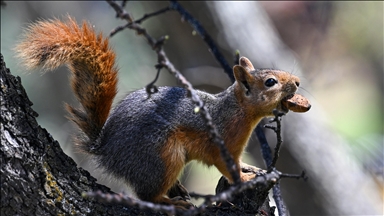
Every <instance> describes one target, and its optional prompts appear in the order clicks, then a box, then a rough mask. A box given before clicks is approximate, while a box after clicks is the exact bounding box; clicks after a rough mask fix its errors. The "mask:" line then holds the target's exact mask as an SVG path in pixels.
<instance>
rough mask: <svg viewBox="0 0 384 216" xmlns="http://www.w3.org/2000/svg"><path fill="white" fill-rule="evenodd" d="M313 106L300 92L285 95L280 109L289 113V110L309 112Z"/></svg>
mask: <svg viewBox="0 0 384 216" xmlns="http://www.w3.org/2000/svg"><path fill="white" fill-rule="evenodd" d="M310 108H311V104H310V102H309V100H308V99H307V98H305V97H304V96H302V95H299V94H289V95H287V96H285V97H284V98H283V99H282V100H281V102H280V104H279V107H278V109H280V110H281V111H283V112H285V113H287V112H288V111H289V110H291V111H293V112H307V111H308V110H309V109H310Z"/></svg>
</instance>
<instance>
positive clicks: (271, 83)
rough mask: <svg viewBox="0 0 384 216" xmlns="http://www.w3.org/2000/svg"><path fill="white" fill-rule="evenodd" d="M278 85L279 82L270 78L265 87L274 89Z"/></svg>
mask: <svg viewBox="0 0 384 216" xmlns="http://www.w3.org/2000/svg"><path fill="white" fill-rule="evenodd" d="M276 83H277V80H275V79H273V78H269V79H267V80H266V81H265V83H264V85H265V86H267V87H272V86H273V85H275V84H276Z"/></svg>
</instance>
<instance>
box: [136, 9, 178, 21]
mask: <svg viewBox="0 0 384 216" xmlns="http://www.w3.org/2000/svg"><path fill="white" fill-rule="evenodd" d="M170 10H171V7H170V6H167V7H165V8H163V9H161V10H158V11H155V12H152V13H148V14H144V16H143V17H142V18H140V19H137V20H135V23H137V24H141V22H143V21H145V20H146V19H148V18H150V17H153V16H157V15H159V14H162V13H165V12H167V11H170Z"/></svg>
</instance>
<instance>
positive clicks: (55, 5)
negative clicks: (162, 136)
mask: <svg viewBox="0 0 384 216" xmlns="http://www.w3.org/2000/svg"><path fill="white" fill-rule="evenodd" d="M6 4H7V5H6V6H5V7H2V8H1V53H2V54H3V55H4V58H5V62H6V64H7V67H8V68H10V69H11V72H12V74H14V75H17V76H20V77H21V80H22V83H23V85H24V87H25V89H26V91H27V93H28V95H29V97H30V100H31V101H32V102H33V103H34V105H33V109H34V110H35V111H37V112H38V113H39V117H38V118H37V120H38V122H39V123H40V125H41V126H42V127H44V128H46V129H47V130H48V131H49V132H50V133H51V134H52V135H53V137H54V138H55V139H57V140H58V141H59V143H60V144H61V145H62V148H63V149H64V151H65V152H66V153H67V154H68V155H70V156H71V157H73V158H74V159H75V160H76V162H77V163H78V164H79V166H82V167H85V168H86V169H87V170H88V171H90V172H91V173H92V174H93V175H94V176H96V177H97V178H98V179H99V180H100V181H101V182H102V183H104V184H107V185H108V186H110V187H112V188H113V189H114V190H115V191H121V190H127V189H126V187H125V186H123V185H121V184H117V183H116V182H115V181H114V180H113V179H110V178H109V177H107V176H105V175H102V174H101V173H100V171H98V170H94V166H93V165H92V164H90V163H89V162H88V159H85V158H84V157H83V156H82V155H81V154H78V153H77V152H76V150H75V149H74V148H73V146H72V144H71V135H72V134H74V133H76V130H77V129H76V128H75V127H74V125H73V124H72V123H71V122H69V121H68V120H67V119H66V118H65V115H66V113H65V110H64V106H63V104H64V102H67V103H69V104H72V105H74V106H75V107H76V106H78V103H77V101H76V100H75V98H74V96H73V94H72V92H71V90H70V88H69V83H68V76H69V74H68V72H67V71H66V68H64V67H62V68H60V69H59V70H57V71H55V72H53V73H46V74H44V75H42V74H41V72H40V71H34V72H31V71H26V70H25V69H24V68H23V67H22V66H21V65H20V64H19V60H18V59H16V58H15V57H14V53H13V51H12V48H13V47H14V46H15V44H16V42H17V40H18V39H19V38H20V36H21V33H22V30H23V28H25V27H26V26H27V24H28V23H30V22H34V21H36V20H38V19H50V18H54V17H56V18H63V17H64V16H66V15H67V14H70V15H71V16H74V17H75V18H76V19H77V20H78V21H81V20H87V21H89V22H90V23H92V24H93V25H94V28H95V29H96V30H97V31H101V32H103V33H104V35H108V34H109V32H111V30H112V29H114V28H115V27H117V26H118V25H123V24H125V23H124V22H123V21H121V20H118V19H115V12H114V10H113V9H112V8H111V7H110V6H109V5H108V4H107V3H106V2H104V1H79V2H67V1H62V2H56V1H52V2H51V1H6ZM181 4H182V5H183V6H184V7H185V8H186V9H187V10H188V11H189V12H190V13H191V14H192V15H193V16H194V17H195V18H196V19H198V20H199V21H200V22H201V23H202V25H203V26H204V27H205V28H206V30H207V31H208V33H209V34H210V35H211V36H212V37H213V38H214V39H215V41H216V42H217V44H218V45H219V48H220V49H221V51H222V52H223V54H224V55H225V57H226V58H227V60H229V61H230V62H231V63H232V59H233V54H234V52H235V50H233V49H231V48H230V47H229V46H228V45H227V42H226V41H225V39H224V37H223V35H222V34H223V33H222V31H221V29H220V27H219V26H218V25H217V24H216V23H215V20H214V17H212V16H213V15H212V14H211V12H210V10H209V8H208V6H207V4H206V3H205V2H182V3H181ZM254 4H258V7H261V8H262V9H263V10H264V11H265V13H266V15H267V16H268V18H269V19H270V20H271V22H272V24H273V27H274V28H275V30H276V31H277V32H278V35H279V37H280V39H281V40H282V41H283V42H284V43H285V44H286V45H287V46H288V47H289V48H290V49H291V50H292V52H294V53H295V56H296V58H297V60H298V62H292V67H290V68H280V69H283V70H287V71H291V72H293V73H295V64H296V63H298V64H300V67H301V68H302V71H303V74H301V77H300V78H301V80H302V83H303V84H304V89H301V92H302V93H303V94H304V95H306V96H307V97H308V98H310V100H311V101H314V102H315V103H316V105H317V106H319V107H320V109H321V112H323V113H324V116H325V117H326V121H327V122H329V126H330V127H331V128H332V130H333V131H335V133H337V134H339V135H340V136H342V137H343V138H345V139H346V140H347V141H348V143H349V144H350V145H351V147H352V149H353V150H354V151H353V152H354V155H353V157H354V158H355V159H356V160H358V161H359V163H361V164H362V165H367V166H373V165H371V164H370V161H371V159H374V161H379V162H376V163H375V166H376V167H373V168H372V169H374V170H376V171H377V170H378V173H379V175H376V176H374V178H378V181H379V184H382V183H383V180H382V178H383V173H382V172H383V170H382V169H383V166H382V163H383V161H384V160H383V157H384V156H383V134H384V130H383V105H384V102H383V57H384V56H383V46H384V45H383V2H329V3H325V2H284V1H282V2H255V3H254ZM167 5H168V2H162V1H161V2H150V1H140V2H139V1H132V2H131V1H129V3H128V5H127V7H126V9H127V11H128V12H130V13H131V14H132V15H133V17H134V18H141V17H142V16H143V15H144V14H145V13H149V12H153V11H156V10H158V9H161V8H163V7H165V6H167ZM319 8H321V10H319ZM234 19H236V17H234ZM142 26H143V27H145V28H146V29H147V30H148V32H149V33H150V34H151V35H152V36H154V37H155V38H158V37H160V36H163V35H169V37H170V39H169V40H168V41H167V42H166V45H165V50H166V52H167V55H168V57H169V58H170V60H171V61H172V63H173V64H174V65H175V66H176V68H177V69H178V70H180V71H181V72H182V73H184V74H185V76H186V77H187V78H188V79H189V80H190V81H191V82H192V84H194V86H195V87H196V88H199V89H203V90H206V91H209V92H218V91H220V90H222V89H224V88H226V87H227V86H229V85H230V81H229V79H228V78H227V77H226V75H225V74H224V73H223V72H222V69H221V68H220V66H219V65H218V63H217V62H216V60H215V59H214V57H213V56H212V55H211V53H210V52H209V50H208V48H207V46H206V44H205V43H204V42H203V40H202V39H201V38H200V37H199V36H194V34H192V31H193V29H192V28H191V27H190V26H189V25H188V24H187V23H186V22H182V20H181V18H180V15H179V14H178V13H176V12H168V13H166V14H162V15H159V16H157V17H154V18H151V19H149V20H147V21H145V22H144V23H143V24H142ZM239 28H241V26H239ZM239 40H241V38H239ZM110 43H111V45H112V47H113V48H114V50H115V51H116V53H117V57H118V66H119V68H120V74H119V79H120V80H119V93H118V96H117V97H116V100H115V102H118V101H119V100H120V99H122V98H123V97H124V95H126V94H127V93H128V92H130V91H132V90H136V89H139V88H142V87H144V86H145V85H146V84H148V83H149V82H151V81H152V80H153V79H154V77H155V72H156V70H155V68H154V65H155V64H156V61H157V57H156V55H155V53H154V52H153V51H152V50H151V48H150V47H149V46H148V44H147V43H146V41H145V40H144V39H143V38H142V37H140V36H137V35H136V34H135V33H134V32H133V31H130V30H125V31H123V32H120V33H118V34H117V35H115V36H114V37H112V38H111V39H110ZM250 49H252V48H250ZM243 51H244V52H246V50H241V52H243ZM248 57H249V58H250V59H251V60H252V56H248ZM266 64H267V65H268V64H269V67H272V66H273V65H272V64H270V63H266ZM201 74H204V75H203V76H201ZM201 77H203V78H201ZM157 85H158V86H161V85H177V83H176V82H175V80H174V78H173V77H172V76H171V75H169V74H168V72H167V71H163V72H162V73H161V76H160V78H159V81H158V82H157ZM308 115H310V113H309V114H308ZM254 140H255V139H254ZM254 140H253V141H254ZM253 148H256V147H253ZM286 154H289V153H286ZM245 157H246V158H248V157H249V155H246V156H245ZM248 159H249V160H250V161H253V163H255V160H253V159H252V158H248ZM256 161H257V160H256ZM258 163H262V162H260V160H259V162H258ZM282 163H284V162H282ZM380 165H381V166H380ZM260 166H262V165H260ZM368 168H369V167H368ZM195 172H199V174H195ZM296 172H297V170H296ZM380 172H381V173H380ZM219 177H220V174H219V173H218V172H217V171H216V169H215V168H206V167H204V166H201V165H200V164H197V163H192V164H191V165H189V166H188V168H187V170H186V171H185V174H184V176H183V180H184V182H185V184H187V187H188V189H189V190H190V191H196V192H201V193H214V187H215V185H216V183H217V180H218V178H219ZM295 184H303V183H295ZM283 186H284V185H283ZM305 187H310V186H305ZM381 189H382V190H383V188H381ZM287 190H289V189H287ZM308 190H310V189H308ZM313 196H314V195H313ZM298 202H300V199H299V198H298ZM308 202H309V201H308ZM296 205H299V204H297V203H296V204H295V203H293V201H288V208H289V209H290V210H291V214H292V215H304V214H307V215H314V214H321V213H324V214H325V212H326V210H325V209H326V206H322V204H321V203H320V201H316V199H314V200H313V202H312V203H311V204H310V205H309V204H308V205H309V206H308V209H307V210H303V209H302V208H299V207H297V206H296ZM301 207H302V206H301Z"/></svg>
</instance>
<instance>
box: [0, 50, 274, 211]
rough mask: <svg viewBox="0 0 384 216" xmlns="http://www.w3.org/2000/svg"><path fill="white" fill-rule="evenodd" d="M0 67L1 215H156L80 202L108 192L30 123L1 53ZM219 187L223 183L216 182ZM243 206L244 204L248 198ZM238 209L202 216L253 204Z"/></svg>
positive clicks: (19, 88)
mask: <svg viewBox="0 0 384 216" xmlns="http://www.w3.org/2000/svg"><path fill="white" fill-rule="evenodd" d="M0 63H1V76H0V79H1V95H0V97H1V146H0V150H1V151H0V154H1V157H0V162H1V206H0V209H1V212H0V213H1V215H154V214H156V213H154V212H151V211H149V210H141V209H139V208H136V207H124V206H122V205H119V204H105V203H102V202H98V201H97V200H92V199H86V198H83V197H82V195H81V194H82V192H86V191H96V190H101V191H103V192H106V193H112V192H111V191H110V189H109V188H107V187H105V186H103V185H100V184H97V183H96V179H95V178H93V177H92V176H90V174H89V173H88V172H87V171H86V170H84V169H82V168H78V167H77V165H76V163H75V162H74V161H73V160H72V158H70V157H68V156H67V155H66V154H64V152H63V151H62V149H61V147H60V145H59V143H58V142H57V141H55V140H54V139H53V138H52V136H51V135H50V134H49V133H48V132H47V130H45V129H43V128H41V127H40V126H39V125H38V123H37V122H36V119H35V117H37V115H38V114H37V113H36V112H35V111H34V110H33V109H32V108H31V106H32V102H31V101H30V100H29V99H28V97H27V94H26V92H25V90H24V88H23V86H22V84H21V79H20V77H14V76H13V75H12V74H11V73H10V70H9V69H8V68H6V66H5V63H4V59H3V56H2V55H1V62H0ZM223 183H224V184H225V182H222V183H221V184H223ZM263 191H264V192H263ZM267 191H268V190H266V189H265V188H264V189H262V192H261V194H262V196H261V197H260V195H257V196H255V195H254V194H255V191H254V193H252V192H251V194H253V195H251V196H254V197H258V199H261V200H262V201H261V203H263V202H264V201H266V203H267V204H268V201H267V200H268V196H267V195H268V193H267ZM247 193H249V191H247ZM236 198H237V201H236V203H242V202H243V201H241V200H240V197H238V196H237V197H236ZM248 200H249V199H248ZM254 201H255V200H254ZM244 202H247V199H245V200H244ZM255 203H260V201H255ZM244 206H246V204H244ZM244 206H243V207H244ZM243 207H241V206H240V207H236V206H228V205H222V206H221V207H217V206H216V207H210V208H207V211H206V212H204V214H203V215H240V214H241V215H246V214H247V213H250V212H252V206H251V210H250V208H246V209H244V208H243ZM253 208H255V206H253ZM268 209H269V208H268ZM255 212H257V210H255V209H253V215H254V214H255ZM157 214H158V215H162V214H161V213H157ZM268 215H269V213H268Z"/></svg>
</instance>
